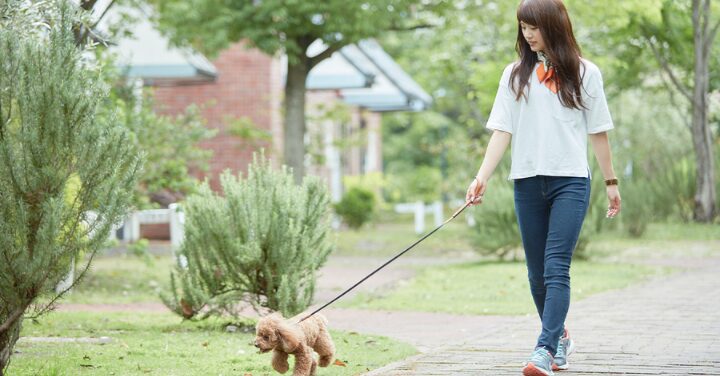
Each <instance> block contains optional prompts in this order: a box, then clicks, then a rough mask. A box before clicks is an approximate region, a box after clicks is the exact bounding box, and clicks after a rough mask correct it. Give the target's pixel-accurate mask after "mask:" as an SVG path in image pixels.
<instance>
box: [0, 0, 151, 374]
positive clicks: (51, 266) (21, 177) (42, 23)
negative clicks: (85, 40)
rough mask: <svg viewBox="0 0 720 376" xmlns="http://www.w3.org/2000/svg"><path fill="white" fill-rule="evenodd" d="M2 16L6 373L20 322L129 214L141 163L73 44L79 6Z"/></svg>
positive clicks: (24, 5) (1, 245)
mask: <svg viewBox="0 0 720 376" xmlns="http://www.w3.org/2000/svg"><path fill="white" fill-rule="evenodd" d="M0 15H2V17H0V259H1V260H2V261H1V262H0V375H2V374H3V372H4V369H5V368H6V367H7V365H8V362H9V359H10V356H11V354H13V347H14V345H15V342H16V341H17V339H18V336H19V332H20V328H21V325H22V322H23V320H24V319H26V318H35V317H37V316H38V315H40V314H42V313H44V312H47V311H48V310H50V309H52V308H53V304H54V302H55V301H57V299H59V298H60V297H61V296H62V295H63V294H64V293H65V292H67V291H68V290H69V289H70V288H71V287H72V286H73V285H75V283H77V281H78V280H79V279H80V278H81V277H82V276H83V274H84V272H85V271H86V270H87V268H88V267H89V266H90V262H91V261H92V256H94V254H95V252H96V251H97V250H98V249H99V248H100V247H101V246H103V245H104V244H105V241H106V240H107V238H108V234H109V233H110V230H111V227H112V225H113V223H115V222H117V221H118V220H120V219H121V218H122V216H124V215H125V212H126V210H127V207H128V204H129V202H130V199H131V195H132V189H133V186H134V184H135V181H136V179H135V177H136V176H137V174H138V170H139V164H140V161H139V159H138V158H137V152H136V150H135V149H134V148H133V147H132V146H131V145H130V138H129V135H128V133H127V131H126V130H124V128H122V127H121V126H119V125H118V124H117V123H116V122H114V121H104V120H103V119H98V118H97V111H98V108H99V106H100V105H101V103H102V101H103V100H104V98H106V97H107V88H106V87H104V85H103V84H102V82H101V80H100V79H99V75H98V72H97V71H96V69H95V66H94V65H93V64H92V63H89V62H87V61H86V59H84V58H83V54H84V53H86V51H84V49H83V48H78V47H76V45H75V36H74V33H73V31H74V30H75V29H74V28H73V24H74V23H75V22H76V21H77V20H78V17H79V15H78V14H76V13H75V11H74V10H73V6H72V5H71V4H69V3H67V2H64V1H58V2H55V1H49V2H26V1H6V2H2V3H0ZM90 212H94V215H91V214H89V213H90ZM83 254H85V255H87V256H88V257H85V258H83V257H82V255H83ZM73 260H78V262H79V263H80V267H78V268H77V269H78V270H79V272H78V273H76V274H75V278H74V279H73V280H72V281H71V282H70V283H69V284H68V287H66V288H64V289H60V291H58V292H57V293H56V292H55V287H56V286H57V284H58V283H59V282H60V281H61V280H63V279H64V278H65V277H66V276H67V273H68V271H69V270H70V269H71V268H72V266H73V265H72V262H73Z"/></svg>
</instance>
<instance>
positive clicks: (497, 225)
mask: <svg viewBox="0 0 720 376" xmlns="http://www.w3.org/2000/svg"><path fill="white" fill-rule="evenodd" d="M486 193H487V195H486V197H485V198H486V200H485V201H483V203H482V205H480V206H478V207H475V208H474V209H473V212H472V215H473V217H474V219H475V227H474V229H473V231H472V240H473V243H474V244H475V245H476V246H477V251H478V252H480V253H481V254H483V255H494V256H497V257H499V258H505V257H507V256H508V255H510V254H511V253H513V251H516V250H519V249H522V238H521V236H520V230H519V229H518V225H517V216H516V215H515V202H514V198H513V197H514V194H513V187H512V184H509V183H507V182H504V181H502V182H496V183H495V184H492V185H490V186H489V187H488V190H487V192H486ZM513 258H517V255H516V254H513Z"/></svg>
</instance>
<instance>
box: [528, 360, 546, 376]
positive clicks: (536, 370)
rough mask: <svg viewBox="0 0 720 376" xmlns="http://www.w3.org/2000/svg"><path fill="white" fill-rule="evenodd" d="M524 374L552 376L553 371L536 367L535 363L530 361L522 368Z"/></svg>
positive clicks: (529, 375)
mask: <svg viewBox="0 0 720 376" xmlns="http://www.w3.org/2000/svg"><path fill="white" fill-rule="evenodd" d="M522 372H523V376H552V375H553V372H552V371H545V370H544V369H541V368H538V367H535V365H534V364H532V363H528V364H527V365H526V366H525V368H523V370H522Z"/></svg>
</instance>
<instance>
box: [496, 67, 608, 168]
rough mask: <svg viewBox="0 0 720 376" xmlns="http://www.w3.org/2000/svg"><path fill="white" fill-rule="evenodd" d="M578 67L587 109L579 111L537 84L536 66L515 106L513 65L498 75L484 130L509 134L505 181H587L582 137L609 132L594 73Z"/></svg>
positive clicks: (599, 80) (601, 92)
mask: <svg viewBox="0 0 720 376" xmlns="http://www.w3.org/2000/svg"><path fill="white" fill-rule="evenodd" d="M581 61H582V64H580V75H581V76H582V99H583V101H584V103H585V106H586V107H587V109H583V110H578V109H575V108H572V109H571V108H567V107H565V106H563V105H562V103H560V99H559V98H558V96H557V94H555V93H553V92H552V91H551V90H550V89H549V88H547V87H546V86H545V85H544V84H543V83H541V82H540V81H539V80H538V77H537V74H536V73H535V69H537V67H538V66H537V65H536V66H535V69H533V72H532V74H531V75H530V85H529V92H528V96H527V98H528V99H527V100H526V99H525V97H521V98H520V100H515V94H514V93H513V91H512V88H511V87H510V73H511V72H512V68H513V66H514V65H515V64H516V63H512V64H510V65H508V66H507V67H506V68H505V70H504V71H503V75H502V78H501V79H500V86H499V87H498V92H497V96H496V97H495V103H494V104H493V108H492V111H491V112H490V118H489V119H488V121H487V125H486V127H487V128H489V129H497V130H500V131H504V132H508V133H511V134H512V141H511V157H512V166H511V168H510V176H509V177H508V179H509V180H512V179H521V178H527V177H531V176H536V175H550V176H577V177H590V169H589V167H588V162H587V135H588V134H593V133H600V132H604V131H607V130H610V129H612V128H613V122H612V118H611V117H610V111H609V110H608V105H607V100H606V99H605V91H604V90H603V81H602V75H601V74H600V69H598V67H597V66H596V65H595V64H593V63H591V62H590V61H588V60H585V59H581ZM538 64H540V63H538ZM583 72H584V75H583ZM526 90H528V89H527V88H526Z"/></svg>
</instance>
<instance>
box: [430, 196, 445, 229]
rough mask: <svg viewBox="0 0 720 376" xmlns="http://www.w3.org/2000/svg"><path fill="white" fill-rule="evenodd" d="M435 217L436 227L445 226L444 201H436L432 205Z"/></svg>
mask: <svg viewBox="0 0 720 376" xmlns="http://www.w3.org/2000/svg"><path fill="white" fill-rule="evenodd" d="M432 211H433V215H434V216H435V227H437V226H440V225H441V224H443V204H442V201H435V202H434V203H433V204H432Z"/></svg>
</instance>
